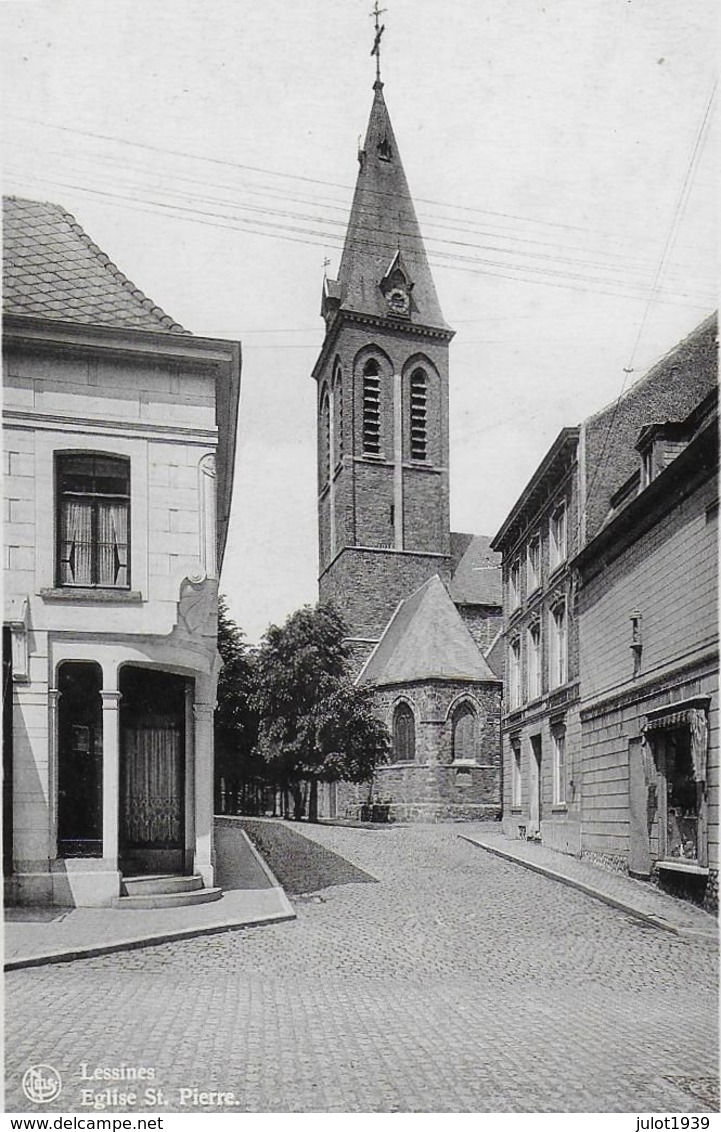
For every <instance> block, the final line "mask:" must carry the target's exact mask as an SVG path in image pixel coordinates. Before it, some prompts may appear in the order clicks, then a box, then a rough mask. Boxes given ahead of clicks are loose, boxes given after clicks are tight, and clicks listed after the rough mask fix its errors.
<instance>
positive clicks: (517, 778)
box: [511, 741, 523, 810]
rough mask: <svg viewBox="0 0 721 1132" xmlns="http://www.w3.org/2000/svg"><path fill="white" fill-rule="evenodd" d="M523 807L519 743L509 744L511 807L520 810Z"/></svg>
mask: <svg viewBox="0 0 721 1132" xmlns="http://www.w3.org/2000/svg"><path fill="white" fill-rule="evenodd" d="M522 805H523V772H522V769H521V744H520V741H517V742H515V743H511V806H512V808H513V809H514V810H520V808H521V806H522Z"/></svg>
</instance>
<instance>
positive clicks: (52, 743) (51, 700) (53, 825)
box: [48, 688, 60, 860]
mask: <svg viewBox="0 0 721 1132" xmlns="http://www.w3.org/2000/svg"><path fill="white" fill-rule="evenodd" d="M59 703H60V690H59V688H49V689H48V839H49V844H48V856H49V857H50V859H51V860H54V859H55V858H56V857H57V855H58V704H59Z"/></svg>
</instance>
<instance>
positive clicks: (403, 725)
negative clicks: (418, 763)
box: [393, 703, 416, 763]
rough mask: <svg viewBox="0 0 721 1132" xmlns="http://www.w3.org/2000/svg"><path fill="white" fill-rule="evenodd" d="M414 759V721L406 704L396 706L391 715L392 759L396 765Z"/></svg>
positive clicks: (411, 712)
mask: <svg viewBox="0 0 721 1132" xmlns="http://www.w3.org/2000/svg"><path fill="white" fill-rule="evenodd" d="M415 757H416V721H415V718H414V716H413V711H412V710H411V708H410V707H409V706H408V704H402V703H401V704H398V707H397V708H396V710H395V712H394V713H393V758H394V759H395V761H396V762H397V763H407V762H412V761H413V759H415Z"/></svg>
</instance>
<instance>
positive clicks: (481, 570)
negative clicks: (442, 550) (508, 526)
mask: <svg viewBox="0 0 721 1132" xmlns="http://www.w3.org/2000/svg"><path fill="white" fill-rule="evenodd" d="M448 590H449V593H450V595H451V600H452V601H455V602H456V603H457V604H458V605H499V606H500V605H501V603H502V587H501V556H500V554H496V552H495V551H493V550H491V540H490V538H489V536H488V535H466V534H459V533H457V532H455V531H452V532H451V584H450V586H449V587H448Z"/></svg>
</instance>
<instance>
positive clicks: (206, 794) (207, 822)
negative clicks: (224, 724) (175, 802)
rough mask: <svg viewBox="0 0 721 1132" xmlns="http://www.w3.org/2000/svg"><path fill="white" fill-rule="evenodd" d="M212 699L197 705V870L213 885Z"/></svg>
mask: <svg viewBox="0 0 721 1132" xmlns="http://www.w3.org/2000/svg"><path fill="white" fill-rule="evenodd" d="M214 710H215V707H214V705H213V704H211V703H196V704H194V705H193V716H194V718H195V728H194V742H193V748H194V753H195V855H194V859H193V872H194V873H197V874H198V875H200V876H202V878H203V881H204V883H205V885H206V887H207V888H211V887H212V885H213V712H214Z"/></svg>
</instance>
